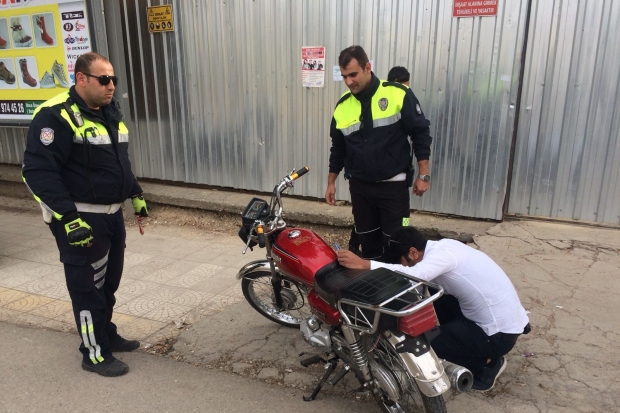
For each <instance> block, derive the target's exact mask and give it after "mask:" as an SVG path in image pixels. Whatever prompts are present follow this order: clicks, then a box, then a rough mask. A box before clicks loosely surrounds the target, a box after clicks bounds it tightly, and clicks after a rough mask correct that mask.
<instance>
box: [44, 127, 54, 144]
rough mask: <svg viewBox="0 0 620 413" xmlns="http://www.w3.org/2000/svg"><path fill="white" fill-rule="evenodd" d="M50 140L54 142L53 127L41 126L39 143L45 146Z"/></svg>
mask: <svg viewBox="0 0 620 413" xmlns="http://www.w3.org/2000/svg"><path fill="white" fill-rule="evenodd" d="M52 142H54V129H51V128H42V129H41V143H43V145H45V146H47V145H49V144H50V143H52Z"/></svg>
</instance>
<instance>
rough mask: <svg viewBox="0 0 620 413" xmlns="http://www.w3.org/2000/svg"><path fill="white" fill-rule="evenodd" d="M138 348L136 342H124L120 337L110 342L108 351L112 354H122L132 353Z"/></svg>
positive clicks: (138, 343) (138, 344) (138, 345)
mask: <svg viewBox="0 0 620 413" xmlns="http://www.w3.org/2000/svg"><path fill="white" fill-rule="evenodd" d="M139 348H140V342H139V341H138V340H125V339H124V338H123V337H121V336H117V337H116V338H114V339H112V340H110V351H111V352H112V353H122V352H125V351H134V350H137V349H139Z"/></svg>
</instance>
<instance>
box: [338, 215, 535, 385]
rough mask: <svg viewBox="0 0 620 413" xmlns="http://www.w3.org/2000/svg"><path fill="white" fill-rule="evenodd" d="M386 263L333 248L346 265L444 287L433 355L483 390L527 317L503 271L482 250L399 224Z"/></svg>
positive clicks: (499, 368)
mask: <svg viewBox="0 0 620 413" xmlns="http://www.w3.org/2000/svg"><path fill="white" fill-rule="evenodd" d="M387 256H388V259H389V262H400V265H399V264H385V263H381V262H378V261H366V260H363V259H361V258H359V257H358V256H357V255H355V254H353V253H351V252H350V251H346V250H340V251H338V261H339V263H340V264H341V265H342V266H344V267H347V268H356V269H376V268H380V267H383V268H388V269H390V270H393V271H401V272H404V273H407V274H410V275H413V276H414V277H417V278H420V279H422V280H425V281H432V282H434V283H436V284H439V285H440V286H442V287H443V288H444V291H445V295H444V296H442V297H441V298H440V299H439V300H437V301H436V302H435V311H436V312H437V318H438V319H439V323H440V334H439V336H437V337H436V338H435V339H434V340H433V341H432V347H433V349H434V350H435V353H436V354H437V356H438V357H440V358H443V359H446V360H448V361H450V362H452V363H455V364H458V365H461V366H464V367H467V368H468V369H469V370H470V371H471V372H472V373H473V375H474V385H473V387H472V389H474V390H478V391H488V390H491V389H492V388H493V386H495V382H496V380H497V378H498V377H499V375H500V374H501V373H502V372H503V371H504V369H505V368H506V359H505V358H504V355H505V354H507V353H508V352H509V351H510V350H512V348H513V347H514V345H515V343H516V341H517V338H518V337H519V335H520V334H523V333H526V334H527V333H528V332H529V329H530V327H529V320H528V317H527V314H526V311H525V309H524V308H523V306H522V305H521V302H520V301H519V297H518V295H517V292H516V290H515V288H514V286H513V285H512V283H511V281H510V279H509V278H508V276H507V275H506V273H504V271H503V270H502V269H501V268H500V267H499V266H498V265H497V264H496V263H495V262H494V261H493V260H492V259H491V258H489V257H488V256H487V255H486V254H484V253H483V252H481V251H478V250H476V249H474V248H471V247H468V246H467V245H465V244H463V243H461V242H459V241H455V240H451V239H443V240H440V241H428V240H426V238H424V236H423V235H422V234H421V233H420V232H419V231H418V230H416V229H415V228H413V227H403V228H399V229H398V230H397V231H396V232H395V233H394V234H393V235H392V238H391V240H390V243H389V248H388V255H387Z"/></svg>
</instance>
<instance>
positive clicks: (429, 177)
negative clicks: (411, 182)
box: [418, 174, 431, 182]
mask: <svg viewBox="0 0 620 413" xmlns="http://www.w3.org/2000/svg"><path fill="white" fill-rule="evenodd" d="M418 178H419V179H421V180H423V181H424V182H430V181H431V176H430V175H422V174H420V175H418Z"/></svg>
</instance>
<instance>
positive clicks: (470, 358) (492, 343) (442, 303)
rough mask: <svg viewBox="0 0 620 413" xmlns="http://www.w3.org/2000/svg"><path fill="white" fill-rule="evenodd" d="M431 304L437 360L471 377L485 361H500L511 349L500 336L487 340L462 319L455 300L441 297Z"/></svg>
mask: <svg viewBox="0 0 620 413" xmlns="http://www.w3.org/2000/svg"><path fill="white" fill-rule="evenodd" d="M434 304H435V312H436V313H437V318H438V319H439V324H440V331H441V332H440V333H439V335H438V336H437V337H436V338H435V339H433V341H432V342H431V346H432V347H433V350H435V353H436V354H437V356H438V357H440V358H442V359H446V360H448V361H449V362H452V363H455V364H458V365H459V366H463V367H467V368H468V369H469V370H470V371H471V372H472V374H473V375H474V377H478V376H479V375H480V373H481V372H482V369H483V368H484V366H485V365H486V364H487V360H488V359H496V358H498V357H501V356H503V355H505V354H507V353H508V352H509V351H510V350H512V348H513V347H514V345H515V343H514V342H511V341H508V340H506V338H505V336H504V335H503V334H502V333H498V334H494V335H492V336H487V334H486V333H485V332H484V330H483V329H482V328H480V326H478V324H476V323H474V322H473V321H471V320H469V319H467V318H466V317H465V316H464V315H463V313H462V312H461V307H460V306H459V302H458V300H457V299H456V298H455V297H453V296H451V295H444V296H442V297H440V298H439V299H438V300H437V301H435V303H434Z"/></svg>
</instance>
